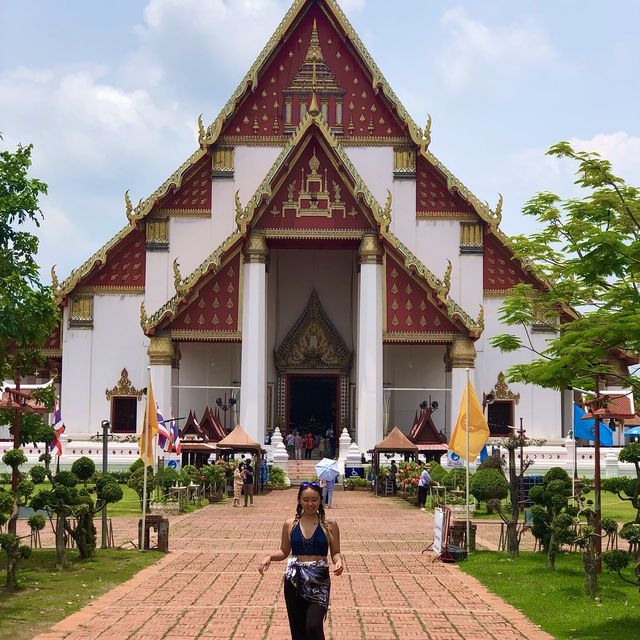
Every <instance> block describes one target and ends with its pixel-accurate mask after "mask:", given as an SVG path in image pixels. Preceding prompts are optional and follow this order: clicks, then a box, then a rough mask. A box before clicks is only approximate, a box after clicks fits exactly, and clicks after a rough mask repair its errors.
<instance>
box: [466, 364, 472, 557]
mask: <svg viewBox="0 0 640 640" xmlns="http://www.w3.org/2000/svg"><path fill="white" fill-rule="evenodd" d="M470 391H471V389H470V387H469V367H467V406H466V417H465V423H466V425H465V428H466V432H467V436H466V445H467V473H466V483H467V490H466V496H467V537H466V539H467V555H468V554H469V535H470V529H471V527H470V523H469V463H470V460H469V449H470V446H469V395H470Z"/></svg>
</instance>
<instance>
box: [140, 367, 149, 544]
mask: <svg viewBox="0 0 640 640" xmlns="http://www.w3.org/2000/svg"><path fill="white" fill-rule="evenodd" d="M150 389H151V367H147V408H146V411H145V412H144V424H143V425H142V428H143V429H144V431H143V435H144V438H143V445H144V450H143V451H142V462H143V463H144V476H143V477H144V480H143V482H142V531H141V532H140V536H141V537H140V550H141V551H144V550H145V544H144V543H145V540H146V535H145V534H146V530H145V526H146V520H147V452H148V451H149V436H150V435H151V434H150V433H149V431H150V429H149V419H150V418H151V414H150V413H149V397H150V395H151V394H150V392H149V390H150Z"/></svg>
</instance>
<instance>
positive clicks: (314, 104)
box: [309, 91, 320, 118]
mask: <svg viewBox="0 0 640 640" xmlns="http://www.w3.org/2000/svg"><path fill="white" fill-rule="evenodd" d="M319 113H320V107H318V101H317V100H316V92H315V91H314V92H313V93H312V94H311V104H310V105H309V115H310V116H312V117H314V118H315V117H316V116H317V115H318V114H319Z"/></svg>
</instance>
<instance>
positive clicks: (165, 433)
mask: <svg viewBox="0 0 640 640" xmlns="http://www.w3.org/2000/svg"><path fill="white" fill-rule="evenodd" d="M156 415H157V416H158V444H159V445H160V448H161V449H162V450H163V451H171V433H170V432H169V429H168V428H167V425H166V424H165V420H164V418H163V417H162V413H161V412H160V408H159V407H156Z"/></svg>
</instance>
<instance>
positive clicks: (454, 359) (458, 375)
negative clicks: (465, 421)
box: [446, 336, 478, 437]
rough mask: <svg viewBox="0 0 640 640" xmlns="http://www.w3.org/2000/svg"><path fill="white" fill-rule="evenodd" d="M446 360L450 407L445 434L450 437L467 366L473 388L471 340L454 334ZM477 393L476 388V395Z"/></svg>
mask: <svg viewBox="0 0 640 640" xmlns="http://www.w3.org/2000/svg"><path fill="white" fill-rule="evenodd" d="M446 362H447V366H448V367H449V368H450V371H451V408H450V411H449V432H448V434H447V435H448V437H451V433H452V431H453V427H454V426H455V424H456V420H457V419H458V414H459V413H460V403H461V402H462V392H463V391H464V388H465V386H466V384H467V368H468V369H469V380H470V381H471V384H472V385H473V386H474V389H475V380H474V376H475V363H476V348H475V345H474V343H473V340H471V338H469V337H467V336H456V337H455V338H454V339H453V342H452V343H451V344H450V345H449V347H448V349H447V356H446ZM477 393H478V392H477V390H476V395H477Z"/></svg>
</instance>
